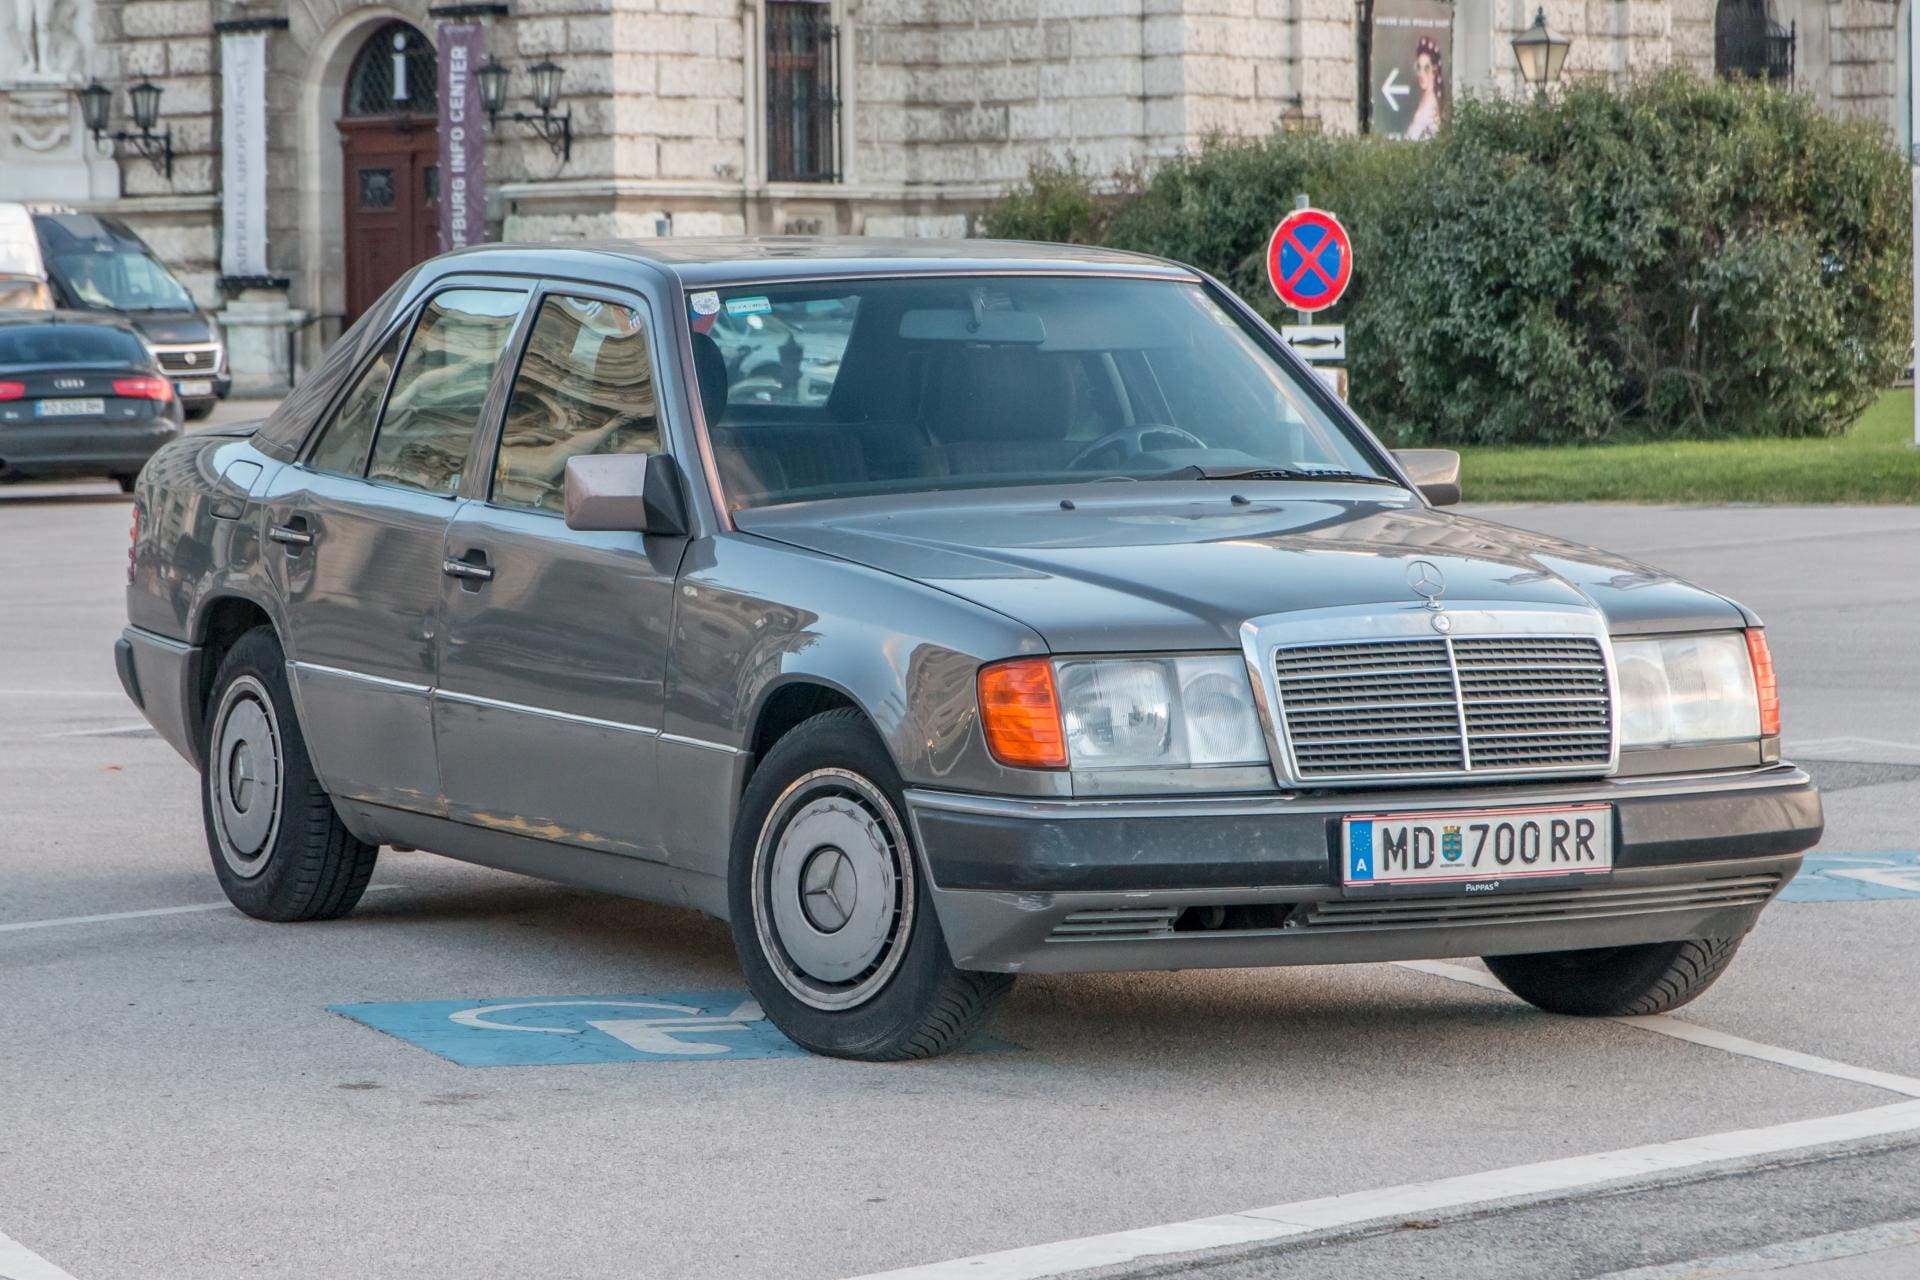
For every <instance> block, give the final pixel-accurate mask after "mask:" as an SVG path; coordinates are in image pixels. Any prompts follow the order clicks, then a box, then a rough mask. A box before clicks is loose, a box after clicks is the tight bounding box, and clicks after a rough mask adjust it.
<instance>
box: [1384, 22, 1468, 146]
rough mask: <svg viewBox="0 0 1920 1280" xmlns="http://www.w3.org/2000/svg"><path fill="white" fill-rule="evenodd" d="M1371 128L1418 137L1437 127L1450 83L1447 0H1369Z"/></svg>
mask: <svg viewBox="0 0 1920 1280" xmlns="http://www.w3.org/2000/svg"><path fill="white" fill-rule="evenodd" d="M1371 38H1372V43H1371V46H1370V47H1371V48H1372V51H1373V59H1372V61H1373V68H1372V76H1373V132H1374V133H1380V134H1385V135H1386V136H1387V137H1389V138H1406V139H1409V140H1410V141H1415V142H1417V141H1420V140H1421V139H1423V138H1431V137H1432V136H1433V135H1434V134H1436V133H1438V132H1439V131H1440V124H1441V122H1442V121H1443V120H1445V119H1446V118H1447V102H1448V99H1449V98H1450V96H1451V95H1450V93H1449V90H1450V88H1451V85H1452V78H1451V75H1450V72H1451V70H1452V66H1453V5H1452V4H1451V3H1449V0H1373V30H1372V32H1371Z"/></svg>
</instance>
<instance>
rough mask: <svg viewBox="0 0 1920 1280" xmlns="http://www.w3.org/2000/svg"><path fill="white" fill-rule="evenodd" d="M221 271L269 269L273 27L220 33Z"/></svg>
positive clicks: (243, 273)
mask: <svg viewBox="0 0 1920 1280" xmlns="http://www.w3.org/2000/svg"><path fill="white" fill-rule="evenodd" d="M220 273H221V274H222V275H227V276H264V275H267V274H269V272H268V271H267V33H266V32H264V31H227V32H222V33H221V36H220Z"/></svg>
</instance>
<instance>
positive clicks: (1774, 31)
mask: <svg viewBox="0 0 1920 1280" xmlns="http://www.w3.org/2000/svg"><path fill="white" fill-rule="evenodd" d="M1795 34H1796V33H1795V32H1794V30H1793V29H1792V28H1790V27H1783V26H1781V25H1780V24H1779V23H1777V22H1775V21H1774V20H1773V19H1771V18H1769V17H1768V16H1767V0H1720V3H1719V6H1718V7H1717V8H1716V9H1715V10H1714V15H1713V72H1714V74H1715V75H1717V76H1720V77H1722V78H1724V79H1731V78H1733V77H1735V76H1746V77H1748V78H1751V79H1754V80H1777V81H1781V82H1785V83H1791V82H1792V80H1793V46H1794V43H1795V40H1794V36H1795Z"/></svg>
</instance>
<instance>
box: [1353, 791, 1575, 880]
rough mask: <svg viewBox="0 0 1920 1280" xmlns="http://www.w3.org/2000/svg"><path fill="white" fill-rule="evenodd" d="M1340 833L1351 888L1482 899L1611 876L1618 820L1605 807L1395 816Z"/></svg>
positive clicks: (1362, 820)
mask: <svg viewBox="0 0 1920 1280" xmlns="http://www.w3.org/2000/svg"><path fill="white" fill-rule="evenodd" d="M1342 826H1343V833H1342V837H1343V838H1342V841H1341V852H1342V854H1343V857H1344V862H1343V877H1344V879H1345V882H1346V884H1347V886H1348V887H1349V888H1377V887H1384V886H1399V885H1432V886H1434V887H1436V888H1445V887H1462V886H1464V887H1465V888H1466V890H1467V891H1468V892H1475V891H1478V892H1485V891H1487V890H1491V889H1496V888H1499V887H1501V886H1503V885H1505V884H1507V882H1509V881H1522V880H1539V879H1543V878H1545V877H1549V876H1587V875H1605V874H1607V873H1608V872H1611V871H1612V870H1613V814H1612V812H1611V806H1609V805H1604V804H1582V805H1568V806H1565V807H1561V808H1553V809H1470V810H1469V809H1463V810H1453V811H1451V812H1446V813H1393V814H1383V815H1378V816H1369V817H1355V818H1347V819H1345V820H1344V821H1343V823H1342Z"/></svg>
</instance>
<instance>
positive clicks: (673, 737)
mask: <svg viewBox="0 0 1920 1280" xmlns="http://www.w3.org/2000/svg"><path fill="white" fill-rule="evenodd" d="M660 741H662V742H671V743H673V744H674V745H675V746H678V747H700V748H702V749H703V750H706V751H719V752H723V753H725V754H727V755H730V756H743V755H745V754H747V753H746V752H745V751H743V750H742V749H741V748H739V747H730V746H728V745H727V744H726V743H724V742H709V741H707V740H706V739H705V738H689V737H688V736H687V735H686V734H684V733H663V734H661V735H660Z"/></svg>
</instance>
